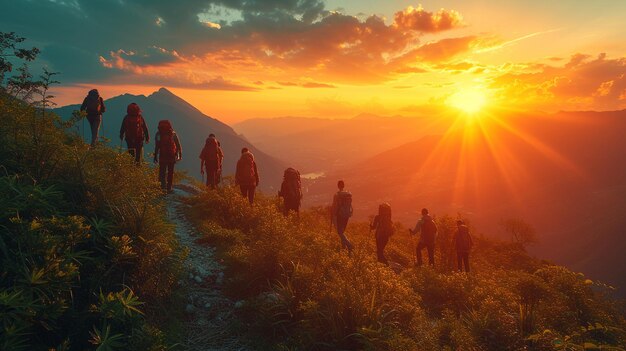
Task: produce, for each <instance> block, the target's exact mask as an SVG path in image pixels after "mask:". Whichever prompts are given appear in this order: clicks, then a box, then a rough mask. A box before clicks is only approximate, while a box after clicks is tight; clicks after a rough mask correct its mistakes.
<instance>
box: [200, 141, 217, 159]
mask: <svg viewBox="0 0 626 351" xmlns="http://www.w3.org/2000/svg"><path fill="white" fill-rule="evenodd" d="M218 150H219V145H218V141H217V139H215V138H207V139H206V142H205V143H204V148H203V149H202V159H203V160H205V161H217V159H218Z"/></svg>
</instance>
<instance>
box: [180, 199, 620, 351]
mask: <svg viewBox="0 0 626 351" xmlns="http://www.w3.org/2000/svg"><path fill="white" fill-rule="evenodd" d="M189 205H190V206H191V212H190V217H191V219H192V220H193V221H194V222H195V223H197V225H198V226H199V228H200V230H201V231H203V232H204V238H203V239H202V240H203V241H204V242H205V243H206V244H210V245H215V246H217V248H218V253H219V255H220V256H221V257H222V259H223V260H224V262H225V265H226V267H227V268H226V269H227V293H228V294H229V295H230V296H231V297H233V298H237V299H241V300H242V301H244V303H243V304H242V305H241V306H242V307H241V309H240V314H241V316H242V320H246V321H248V325H246V326H242V327H246V328H250V330H252V331H253V332H254V333H257V335H256V339H257V340H259V345H263V347H264V348H266V349H268V350H269V349H294V350H295V349H315V350H317V349H372V350H374V349H375V350H416V349H420V350H441V349H449V350H456V349H459V348H460V349H464V350H466V349H483V350H519V349H523V348H528V349H533V350H551V349H554V348H555V347H556V346H553V342H555V341H564V340H569V341H568V342H571V343H573V344H575V343H580V344H582V343H583V342H595V343H597V344H605V345H609V344H610V345H623V343H624V334H623V329H624V325H625V324H624V317H623V312H621V311H622V310H620V309H619V307H618V306H617V305H616V303H614V302H612V301H610V300H608V299H606V298H605V297H604V296H603V294H602V291H603V289H602V288H600V287H598V286H597V284H596V283H594V282H591V281H589V280H587V279H586V278H585V277H584V276H582V275H580V274H576V273H574V272H571V271H569V270H567V269H566V268H564V267H559V266H554V265H550V264H548V263H545V262H541V261H538V260H535V259H532V258H531V257H529V256H528V255H527V254H526V252H525V251H524V250H523V249H522V248H520V247H519V246H514V245H511V244H508V243H501V242H493V241H488V240H485V239H482V238H477V240H476V241H477V245H476V247H475V250H474V252H473V253H472V265H473V269H474V271H473V272H472V274H470V275H466V274H461V273H455V272H453V270H452V267H453V264H454V261H453V259H454V257H452V252H451V251H450V240H451V235H452V230H453V227H454V224H453V223H454V221H453V219H452V218H449V217H446V218H440V219H439V228H440V234H439V237H438V241H439V242H438V250H437V257H436V260H437V262H438V266H437V268H436V269H434V270H433V269H431V268H417V269H416V268H412V264H413V254H412V252H413V250H412V248H413V247H414V246H415V242H414V241H413V239H412V238H410V237H409V236H408V231H407V230H406V229H404V228H402V227H397V228H396V234H395V235H394V236H393V237H392V239H391V242H390V244H389V246H388V247H387V256H388V258H390V259H391V260H392V261H393V262H395V263H397V266H396V267H400V269H399V270H401V272H399V273H395V272H394V271H393V270H391V269H390V268H388V267H386V266H383V265H381V264H378V263H377V262H376V261H375V248H374V245H375V244H374V239H373V234H371V233H369V231H368V228H367V224H366V223H354V222H353V223H350V224H349V225H348V230H347V233H348V236H349V237H350V239H351V240H352V241H353V243H354V244H355V245H356V249H355V251H354V253H353V255H352V256H348V255H347V253H346V252H340V251H339V240H338V237H337V236H336V234H333V233H330V232H329V227H328V223H327V221H326V219H325V218H326V216H325V214H326V210H325V209H323V208H318V209H313V210H309V211H306V212H304V213H302V214H301V216H300V219H299V220H297V219H296V218H294V217H289V218H285V217H283V216H282V215H281V214H280V212H279V210H278V204H277V203H276V201H275V200H274V199H270V198H265V197H261V198H260V199H259V200H258V201H257V202H256V203H255V205H254V206H253V207H250V206H248V204H247V202H246V201H245V200H244V199H242V198H241V197H240V196H239V194H238V193H237V191H236V189H234V188H231V187H226V188H225V189H222V190H219V191H217V192H206V193H203V194H201V195H199V196H197V197H195V198H192V199H190V200H189ZM595 323H600V325H601V326H600V327H599V328H595V329H593V330H588V329H585V331H584V332H582V331H581V330H582V329H581V328H583V327H584V328H588V327H589V326H590V325H595ZM614 328H617V329H614ZM544 331H546V332H545V333H544ZM531 336H532V337H531ZM529 337H531V339H528V338H529ZM566 337H567V338H566Z"/></svg>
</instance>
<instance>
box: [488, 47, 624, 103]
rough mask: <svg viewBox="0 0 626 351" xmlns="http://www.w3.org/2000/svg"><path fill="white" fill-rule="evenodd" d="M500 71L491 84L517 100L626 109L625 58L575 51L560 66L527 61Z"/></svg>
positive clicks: (505, 67)
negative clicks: (527, 62)
mask: <svg viewBox="0 0 626 351" xmlns="http://www.w3.org/2000/svg"><path fill="white" fill-rule="evenodd" d="M502 70H503V71H505V72H504V73H501V74H500V75H498V76H497V77H496V78H494V79H493V81H492V84H491V86H492V88H494V89H498V90H500V91H501V92H502V93H503V94H504V96H507V97H508V98H510V99H512V100H516V101H518V102H529V103H534V104H539V105H542V104H543V105H546V106H561V107H564V106H565V109H570V110H573V109H621V108H626V57H620V58H613V59H611V58H607V56H606V55H605V54H600V55H598V56H596V57H592V56H590V55H586V54H575V55H572V56H571V57H570V59H569V61H567V62H566V63H564V64H563V65H562V66H551V65H545V64H535V63H530V64H526V65H509V66H504V67H502Z"/></svg>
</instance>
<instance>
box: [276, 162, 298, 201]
mask: <svg viewBox="0 0 626 351" xmlns="http://www.w3.org/2000/svg"><path fill="white" fill-rule="evenodd" d="M283 183H284V186H283V187H281V188H283V189H284V191H283V192H281V195H282V196H283V197H284V198H285V199H290V200H300V199H301V198H302V183H301V182H300V172H298V171H297V170H296V169H293V168H291V167H289V168H287V169H286V170H285V173H284V174H283ZM283 189H281V190H283Z"/></svg>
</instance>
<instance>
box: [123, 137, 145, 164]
mask: <svg viewBox="0 0 626 351" xmlns="http://www.w3.org/2000/svg"><path fill="white" fill-rule="evenodd" d="M126 148H127V149H128V153H129V154H130V155H131V156H133V157H134V158H135V163H137V164H140V163H141V158H142V156H143V141H140V142H135V141H134V140H128V139H127V140H126Z"/></svg>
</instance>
